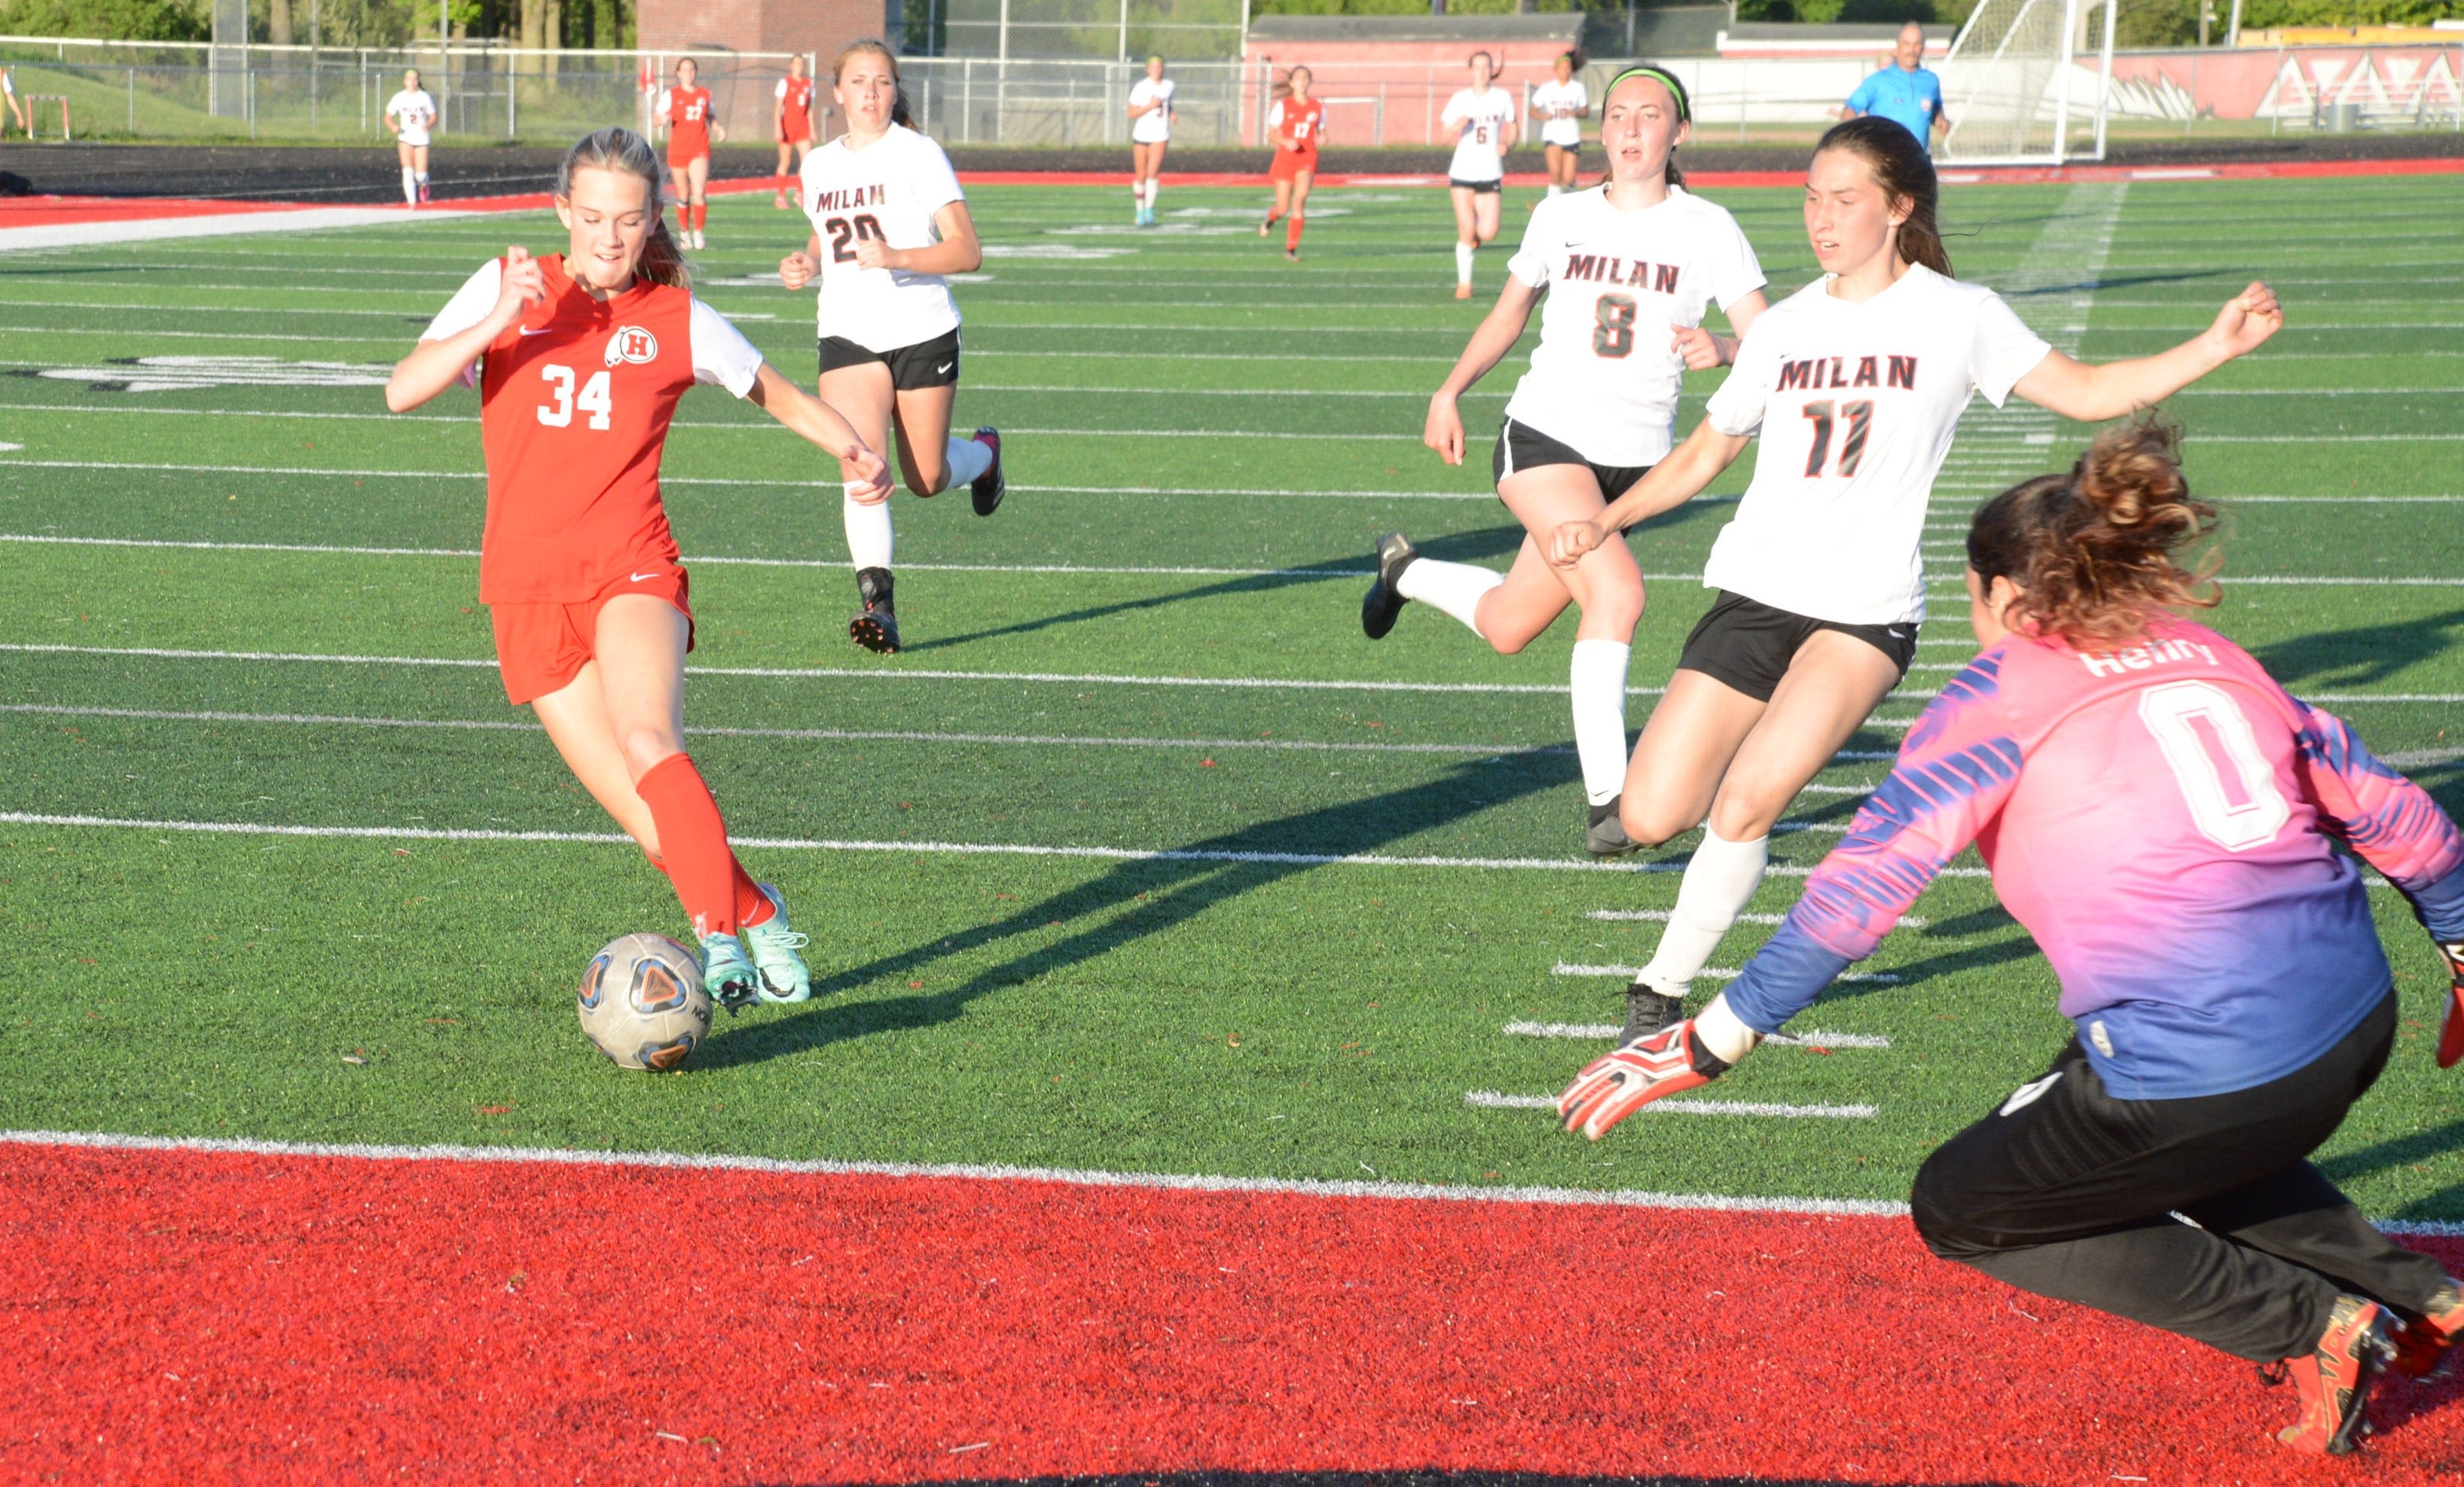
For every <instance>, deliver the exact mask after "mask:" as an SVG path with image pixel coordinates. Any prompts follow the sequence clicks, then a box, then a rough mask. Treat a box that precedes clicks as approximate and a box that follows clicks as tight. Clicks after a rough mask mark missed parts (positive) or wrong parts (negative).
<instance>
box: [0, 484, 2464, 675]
mask: <svg viewBox="0 0 2464 1487" xmlns="http://www.w3.org/2000/svg"><path fill="white" fill-rule="evenodd" d="M0 463H10V462H0ZM671 483H672V484H679V485H683V484H692V483H693V482H691V481H675V482H671ZM732 483H733V484H738V485H749V484H776V485H801V484H806V483H808V482H802V481H761V482H754V481H737V482H732ZM1010 489H1011V490H1013V491H1028V490H1034V489H1036V488H1035V487H1032V486H1012V487H1010ZM1049 489H1053V490H1059V489H1061V488H1059V487H1052V488H1049ZM1073 489H1074V488H1073ZM1112 490H1113V491H1114V492H1122V493H1128V494H1141V495H1143V494H1176V495H1178V494H1208V495H1267V494H1278V493H1283V492H1265V491H1210V492H1184V491H1173V492H1166V491H1163V490H1160V489H1152V488H1151V489H1147V490H1138V489H1136V488H1132V487H1114V488H1112ZM1099 493H1110V492H1099ZM1377 493H1379V494H1383V495H1400V494H1406V493H1409V494H1415V495H1417V494H1419V493H1420V492H1377ZM1461 498H1462V499H1465V500H1482V501H1485V500H1487V499H1489V497H1488V496H1486V495H1466V496H1463V497H1461ZM0 542H28V543H44V544H49V545H51V546H55V547H143V548H171V549H177V550H181V551H187V552H201V553H333V554H339V555H342V556H347V557H357V558H476V557H478V556H479V552H478V549H476V548H469V547H352V546H345V545H341V544H328V543H315V542H206V541H187V540H175V539H172V538H167V537H91V536H50V535H45V534H37V533H27V532H0ZM1925 545H1926V546H1927V547H1943V546H1947V545H1949V544H1945V543H1926V544H1925ZM678 561H680V562H683V563H686V564H688V565H691V564H694V563H701V564H707V565H710V566H726V567H737V568H828V569H838V568H845V567H847V563H846V562H844V561H841V560H837V559H833V558H713V557H709V556H704V555H695V556H691V557H686V558H680V559H678ZM898 566H899V568H900V570H901V571H903V572H910V573H1059V574H1079V575H1088V576H1095V575H1111V576H1145V577H1158V578H1221V579H1366V578H1371V577H1374V576H1375V573H1376V570H1375V569H1374V568H1196V567H1171V566H1159V565H1149V566H1131V565H1121V566H1104V565H1099V564H1093V563H900V564H899V565H898ZM1642 577H1643V578H1644V579H1647V580H1649V581H1651V582H1655V583H1697V582H1700V581H1702V578H1703V575H1701V574H1700V573H1646V574H1644V575H1643V576H1642ZM1926 581H1927V584H1928V585H1929V586H1932V587H1941V588H1947V587H1950V586H1953V585H1957V584H1960V583H1962V582H1964V581H1965V580H1964V579H1951V578H1947V577H1940V576H1937V577H1935V578H1933V579H1927V580H1926ZM2224 581H2228V582H2233V583H2268V584H2278V585H2286V586H2294V587H2299V586H2304V585H2310V586H2327V587H2340V586H2341V587H2364V588H2464V578H2459V579H2440V578H2343V577H2331V578H2312V577H2308V576H2304V575H2295V574H2269V575H2244V576H2241V577H2237V578H2233V579H2227V580H2224ZM1928 644H1930V643H1928ZM1910 669H1912V670H1919V671H1934V670H1952V671H1955V670H1958V669H1959V667H1932V666H1921V667H1911V668H1910Z"/></svg>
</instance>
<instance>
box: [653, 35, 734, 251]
mask: <svg viewBox="0 0 2464 1487" xmlns="http://www.w3.org/2000/svg"><path fill="white" fill-rule="evenodd" d="M700 78H701V64H699V63H698V62H695V61H694V60H693V58H692V57H686V58H684V59H683V60H682V61H679V62H678V63H676V85H675V86H674V87H672V88H670V89H669V90H668V91H667V92H665V93H662V94H660V95H659V106H658V107H657V108H656V109H655V110H653V114H654V116H655V117H656V118H657V120H658V121H659V127H661V128H662V129H665V130H666V131H667V134H668V169H669V170H670V171H671V173H672V174H673V175H674V177H675V187H676V203H677V205H676V222H677V225H678V226H679V227H680V228H682V229H683V230H684V246H686V247H687V248H708V247H709V246H710V243H709V241H708V240H707V239H705V238H704V237H703V236H702V235H701V230H702V229H703V228H705V227H707V226H709V225H710V147H711V145H712V144H713V143H714V142H716V143H720V144H724V143H726V142H727V126H726V125H724V124H722V123H720V122H719V121H718V120H715V119H713V118H711V117H710V115H711V109H712V106H713V104H712V99H711V96H710V90H709V89H708V88H705V87H702V86H700Z"/></svg>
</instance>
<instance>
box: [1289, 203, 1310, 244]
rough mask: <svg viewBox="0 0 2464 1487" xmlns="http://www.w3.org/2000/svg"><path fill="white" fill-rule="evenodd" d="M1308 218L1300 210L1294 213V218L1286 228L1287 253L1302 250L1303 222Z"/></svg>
mask: <svg viewBox="0 0 2464 1487" xmlns="http://www.w3.org/2000/svg"><path fill="white" fill-rule="evenodd" d="M1308 220H1309V219H1308V218H1306V217H1304V216H1302V215H1301V214H1300V213H1299V212H1293V213H1292V220H1291V221H1290V223H1288V224H1287V225H1286V227H1285V228H1284V251H1286V252H1287V253H1296V252H1299V251H1300V250H1301V224H1302V223H1304V222H1306V221H1308Z"/></svg>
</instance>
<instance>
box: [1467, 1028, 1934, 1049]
mask: <svg viewBox="0 0 2464 1487" xmlns="http://www.w3.org/2000/svg"><path fill="white" fill-rule="evenodd" d="M1499 1031H1501V1032H1503V1033H1505V1034H1506V1035H1507V1037H1509V1038H1567V1039H1583V1040H1584V1041H1587V1042H1589V1041H1596V1040H1598V1039H1612V1038H1615V1037H1617V1035H1618V1034H1619V1033H1622V1032H1624V1031H1625V1029H1624V1028H1623V1027H1622V1026H1620V1025H1618V1024H1617V1023H1615V1022H1508V1023H1507V1024H1506V1026H1505V1027H1503V1028H1501V1029H1500V1030H1499ZM1763 1041H1764V1042H1767V1043H1775V1044H1777V1045H1779V1046H1780V1047H1783V1048H1888V1047H1890V1046H1891V1040H1890V1039H1887V1038H1878V1037H1876V1036H1874V1035H1872V1034H1869V1033H1824V1032H1818V1031H1809V1032H1803V1033H1769V1034H1765V1035H1764V1037H1763Z"/></svg>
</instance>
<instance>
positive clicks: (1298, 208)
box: [1258, 67, 1326, 263]
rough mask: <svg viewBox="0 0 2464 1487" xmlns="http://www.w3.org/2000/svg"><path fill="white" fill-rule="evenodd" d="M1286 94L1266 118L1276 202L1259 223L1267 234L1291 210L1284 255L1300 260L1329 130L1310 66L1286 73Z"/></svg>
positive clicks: (1285, 235)
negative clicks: (1313, 91) (1320, 146)
mask: <svg viewBox="0 0 2464 1487" xmlns="http://www.w3.org/2000/svg"><path fill="white" fill-rule="evenodd" d="M1280 91H1281V93H1282V95H1283V96H1282V97H1280V98H1276V99H1275V102H1274V106H1273V107H1272V108H1270V109H1268V110H1267V111H1266V122H1267V123H1268V124H1269V125H1270V126H1272V127H1273V129H1274V131H1275V168H1274V169H1273V170H1271V171H1269V172H1267V178H1268V179H1269V180H1271V181H1273V182H1274V183H1275V205H1273V206H1272V207H1269V208H1266V220H1265V221H1264V222H1261V223H1259V224H1258V235H1259V236H1260V237H1265V235H1266V233H1267V232H1268V231H1269V230H1272V229H1273V227H1274V225H1275V219H1276V218H1278V217H1280V216H1282V215H1284V214H1285V213H1286V212H1289V213H1291V218H1292V223H1291V226H1289V227H1287V228H1286V229H1284V256H1285V257H1287V258H1289V259H1291V260H1292V261H1293V262H1295V263H1297V262H1299V261H1300V256H1301V224H1302V222H1303V220H1304V212H1303V208H1305V207H1307V206H1308V205H1309V183H1310V182H1311V181H1314V180H1315V179H1317V142H1318V137H1319V136H1321V135H1323V134H1325V133H1326V105H1325V104H1323V103H1321V102H1319V101H1318V100H1317V99H1315V98H1310V97H1309V69H1308V68H1306V67H1295V68H1293V69H1292V70H1291V71H1290V72H1289V73H1287V74H1285V76H1284V86H1283V88H1282V89H1281V90H1280Z"/></svg>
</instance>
